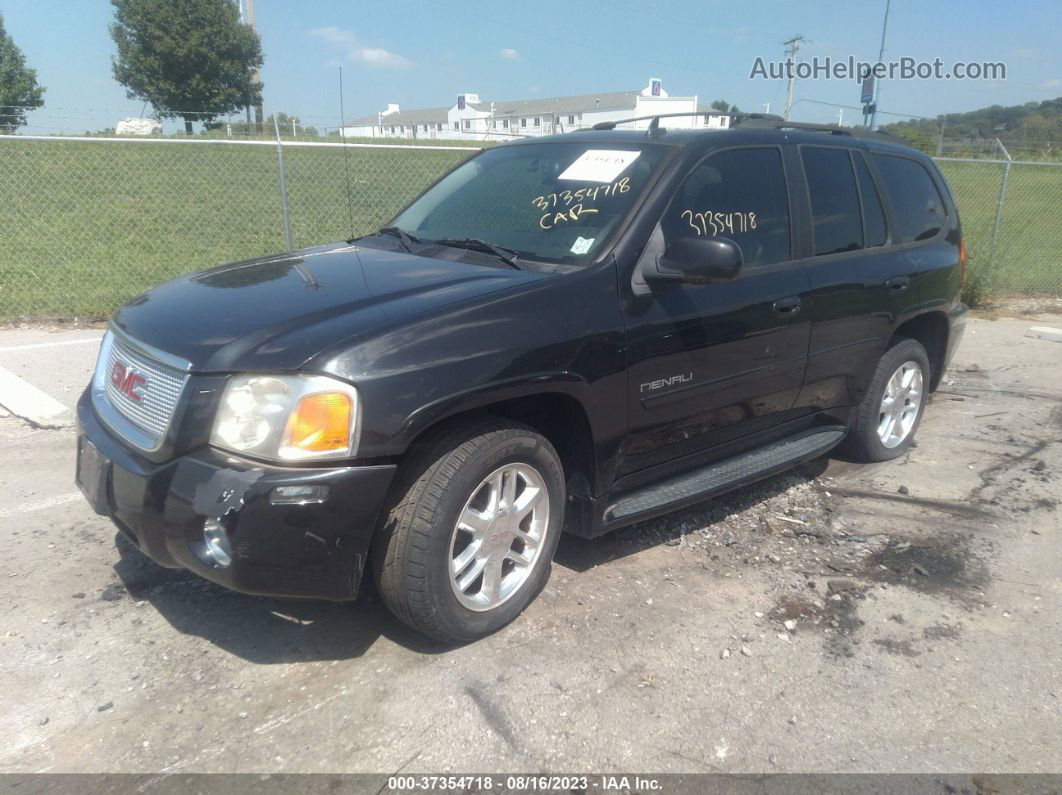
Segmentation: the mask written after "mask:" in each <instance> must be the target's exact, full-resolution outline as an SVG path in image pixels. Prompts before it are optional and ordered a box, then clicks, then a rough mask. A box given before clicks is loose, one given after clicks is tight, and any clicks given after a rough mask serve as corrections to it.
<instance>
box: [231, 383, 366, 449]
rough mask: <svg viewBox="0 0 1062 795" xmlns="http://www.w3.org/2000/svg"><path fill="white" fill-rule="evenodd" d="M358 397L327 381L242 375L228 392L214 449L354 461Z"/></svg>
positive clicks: (353, 391) (345, 386)
mask: <svg viewBox="0 0 1062 795" xmlns="http://www.w3.org/2000/svg"><path fill="white" fill-rule="evenodd" d="M357 430H358V392H357V390H356V389H354V387H352V386H351V385H350V384H346V383H343V382H342V381H337V380H336V379H334V378H329V377H328V376H324V375H237V376H233V378H232V379H231V380H230V381H229V383H228V386H226V387H225V393H224V394H223V395H222V396H221V405H220V407H219V408H218V414H217V417H216V418H215V420H214V429H213V431H212V432H211V434H210V443H211V444H213V445H215V446H217V447H223V448H225V449H226V450H231V451H233V452H235V453H244V454H246V455H251V456H257V457H260V458H270V459H273V460H276V461H299V460H307V459H318V458H345V457H349V456H352V455H353V454H354V450H355V447H356V438H357Z"/></svg>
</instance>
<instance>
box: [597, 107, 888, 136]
mask: <svg viewBox="0 0 1062 795" xmlns="http://www.w3.org/2000/svg"><path fill="white" fill-rule="evenodd" d="M674 116H704V117H705V118H706V119H707V118H708V117H709V116H728V117H729V118H730V126H731V127H739V126H740V127H745V128H752V129H756V128H760V129H765V130H807V131H812V132H824V133H829V134H830V135H847V136H851V137H853V138H871V139H878V140H882V141H890V142H892V143H897V142H899V143H904V140H903V138H900V137H899V136H896V135H893V134H892V133H887V132H882V131H880V130H868V129H866V128H865V127H839V126H837V125H836V124H811V123H809V122H802V121H787V120H785V119H783V118H782V117H781V116H778V115H776V114H774V113H721V112H719V111H710V110H709V111H704V110H699V111H689V112H685V113H657V114H654V115H652V116H632V117H631V118H629V119H616V120H615V121H599V122H598V123H597V124H595V125H594V126H593V127H590V128H584V129H590V130H614V129H616V127H618V126H619V125H620V124H630V123H631V122H636V121H646V120H648V121H649V128H648V134H649V135H656V134H657V131H658V130H659V129H660V119H668V118H672V117H674Z"/></svg>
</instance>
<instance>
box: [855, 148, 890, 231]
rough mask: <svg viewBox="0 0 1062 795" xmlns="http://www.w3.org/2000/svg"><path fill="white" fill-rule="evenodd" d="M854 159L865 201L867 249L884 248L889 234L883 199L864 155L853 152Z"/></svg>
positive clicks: (864, 228) (860, 195) (864, 222)
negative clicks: (882, 205)
mask: <svg viewBox="0 0 1062 795" xmlns="http://www.w3.org/2000/svg"><path fill="white" fill-rule="evenodd" d="M852 159H853V160H854V161H855V167H856V178H857V179H858V181H859V197H860V198H861V199H862V200H863V235H864V236H865V237H866V239H867V240H866V243H867V248H873V247H874V246H883V245H885V238H886V237H887V236H888V232H887V231H886V228H885V211H884V210H883V209H882V207H881V197H880V196H879V195H878V189H877V187H876V186H875V185H874V178H873V177H871V176H870V169H869V168H868V167H867V161H866V159H865V158H864V157H863V155H862V153H860V152H853V153H852Z"/></svg>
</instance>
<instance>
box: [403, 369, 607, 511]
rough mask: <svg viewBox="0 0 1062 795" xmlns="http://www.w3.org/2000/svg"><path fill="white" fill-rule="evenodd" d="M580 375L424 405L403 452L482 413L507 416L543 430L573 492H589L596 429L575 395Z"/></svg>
mask: <svg viewBox="0 0 1062 795" xmlns="http://www.w3.org/2000/svg"><path fill="white" fill-rule="evenodd" d="M581 384H582V382H581V381H579V380H567V381H559V382H554V383H552V384H549V385H547V386H548V387H549V388H546V389H543V388H542V385H539V388H538V390H537V391H536V390H535V389H530V388H528V387H524V388H519V389H505V390H501V391H499V392H497V393H495V394H493V395H480V396H478V397H477V398H476V399H472V400H467V401H462V402H460V403H457V402H454V403H450V404H449V405H447V406H435V407H433V408H432V409H425V410H423V411H421V412H418V413H417V415H415V416H414V417H412V418H411V419H410V422H409V423H407V425H406V428H405V432H404V433H403V434H402V436H403V439H404V445H403V447H404V453H403V455H404V456H405V455H408V454H409V453H410V452H412V451H414V450H416V449H417V448H421V447H423V446H425V445H428V444H431V443H432V441H433V440H434V439H435V438H437V437H438V436H439V435H441V434H445V433H446V432H448V431H449V430H450V429H451V428H453V427H454V426H456V425H460V424H466V423H472V422H474V421H475V420H476V419H477V418H480V417H482V418H483V419H495V420H497V419H507V420H512V421H514V422H518V423H521V424H524V425H527V426H528V427H530V428H533V429H534V430H536V431H538V432H539V433H541V434H542V435H543V436H545V437H546V438H547V439H549V441H550V443H551V444H552V445H553V447H554V449H555V450H556V451H557V455H558V456H559V457H560V460H561V464H562V466H563V468H564V478H565V482H566V484H567V489H568V492H569V494H574V495H576V496H579V497H586V498H589V497H590V495H591V494H592V492H593V481H594V477H595V474H594V473H595V451H594V441H593V440H594V432H593V428H592V425H591V417H590V413H589V412H588V411H587V409H586V406H585V404H584V402H583V401H582V400H581V399H580V398H579V397H578V396H577V395H576V393H577V392H578V391H579V390H580V385H581Z"/></svg>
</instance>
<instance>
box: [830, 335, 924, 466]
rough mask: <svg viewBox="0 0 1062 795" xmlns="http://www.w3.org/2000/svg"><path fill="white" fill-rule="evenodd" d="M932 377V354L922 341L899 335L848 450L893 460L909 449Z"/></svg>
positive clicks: (865, 402) (861, 409) (873, 383)
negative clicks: (928, 352)
mask: <svg viewBox="0 0 1062 795" xmlns="http://www.w3.org/2000/svg"><path fill="white" fill-rule="evenodd" d="M929 379H930V364H929V354H927V353H926V349H925V348H924V347H922V344H921V343H920V342H918V341H917V340H913V339H907V338H898V339H896V340H895V341H894V342H893V345H892V346H891V347H890V348H889V349H888V350H887V351H885V355H884V356H882V357H881V362H879V363H878V369H877V370H876V371H875V373H874V378H873V379H872V380H871V383H870V388H869V389H868V390H867V394H866V396H865V397H864V398H863V402H862V403H860V405H859V408H858V409H857V411H856V418H855V422H854V423H853V425H852V429H851V430H850V431H849V434H848V438H847V439H846V440H845V446H844V448H843V449H844V451H845V452H847V453H848V455H849V456H850V457H851V458H853V459H855V460H857V461H865V462H875V461H889V460H891V459H893V458H899V457H900V456H901V455H903V454H904V453H906V452H907V450H908V449H909V448H910V447H911V444H912V443H913V442H914V435H915V431H917V430H918V425H919V423H920V422H921V421H922V414H923V412H924V411H925V406H926V400H927V398H928V397H929Z"/></svg>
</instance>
